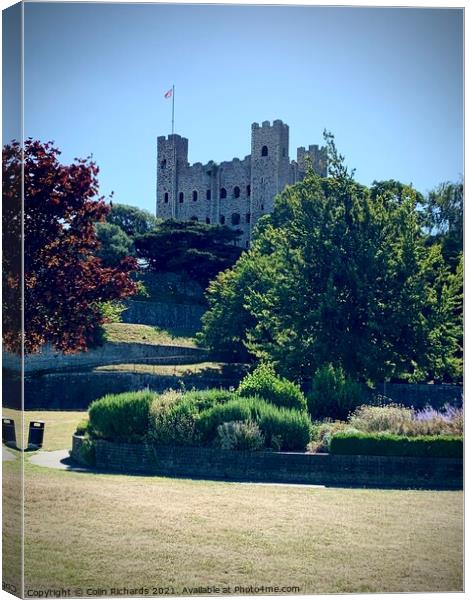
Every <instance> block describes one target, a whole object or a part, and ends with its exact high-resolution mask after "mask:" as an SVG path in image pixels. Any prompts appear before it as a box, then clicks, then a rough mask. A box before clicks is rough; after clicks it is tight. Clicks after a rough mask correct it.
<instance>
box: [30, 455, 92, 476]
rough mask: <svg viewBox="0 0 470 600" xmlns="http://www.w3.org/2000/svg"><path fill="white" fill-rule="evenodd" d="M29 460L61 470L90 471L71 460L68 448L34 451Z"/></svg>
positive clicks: (41, 465) (40, 465)
mask: <svg viewBox="0 0 470 600" xmlns="http://www.w3.org/2000/svg"><path fill="white" fill-rule="evenodd" d="M29 462H31V463H32V464H33V465H38V466H39V467H49V468H50V469H61V470H62V471H91V470H92V469H87V468H86V467H82V466H81V465H78V464H77V463H76V462H73V461H72V460H71V458H70V456H69V451H68V450H54V451H53V452H44V451H41V452H36V454H32V455H31V456H30V457H29Z"/></svg>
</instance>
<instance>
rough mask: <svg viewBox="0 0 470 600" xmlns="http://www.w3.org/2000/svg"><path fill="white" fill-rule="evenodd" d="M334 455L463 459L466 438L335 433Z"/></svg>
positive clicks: (333, 441)
mask: <svg viewBox="0 0 470 600" xmlns="http://www.w3.org/2000/svg"><path fill="white" fill-rule="evenodd" d="M330 452H331V453H332V454H364V455H372V456H432V457H443V458H461V457H462V455H463V439H462V438H461V437H458V436H442V435H440V436H439V435H435V436H417V437H406V436H400V435H395V434H393V433H383V432H382V433H361V432H356V433H346V432H339V433H335V434H334V435H333V436H332V438H331V442H330Z"/></svg>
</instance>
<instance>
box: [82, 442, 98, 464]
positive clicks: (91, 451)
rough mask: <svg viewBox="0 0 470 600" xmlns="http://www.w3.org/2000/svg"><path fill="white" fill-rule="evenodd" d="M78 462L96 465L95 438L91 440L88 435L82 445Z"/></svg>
mask: <svg viewBox="0 0 470 600" xmlns="http://www.w3.org/2000/svg"><path fill="white" fill-rule="evenodd" d="M78 462H80V463H82V464H84V465H87V466H88V467H94V466H95V462H96V458H95V445H94V443H93V440H91V439H90V438H89V437H86V438H85V439H84V440H83V442H82V445H81V446H80V450H79V452H78Z"/></svg>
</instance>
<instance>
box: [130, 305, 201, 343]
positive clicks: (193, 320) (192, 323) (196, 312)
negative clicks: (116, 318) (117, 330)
mask: <svg viewBox="0 0 470 600" xmlns="http://www.w3.org/2000/svg"><path fill="white" fill-rule="evenodd" d="M125 304H126V310H125V311H124V312H123V313H122V320H123V322H124V323H139V324H141V325H151V326H152V327H161V328H163V329H174V330H181V331H184V332H185V333H186V334H187V335H194V334H195V333H197V332H198V331H199V330H200V328H201V317H202V315H203V314H204V312H205V311H206V310H207V308H206V307H204V306H201V305H200V304H176V303H167V302H145V301H138V300H129V301H127V302H126V303H125Z"/></svg>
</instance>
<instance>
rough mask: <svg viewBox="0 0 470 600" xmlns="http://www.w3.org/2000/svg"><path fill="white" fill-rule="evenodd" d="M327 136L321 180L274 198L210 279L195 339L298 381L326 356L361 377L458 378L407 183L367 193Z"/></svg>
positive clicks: (440, 268) (430, 251)
mask: <svg viewBox="0 0 470 600" xmlns="http://www.w3.org/2000/svg"><path fill="white" fill-rule="evenodd" d="M325 137H326V141H327V147H328V153H329V174H330V177H329V178H327V179H320V178H318V177H317V176H315V175H314V174H313V173H310V174H309V175H308V176H307V178H306V179H305V180H304V181H302V182H300V183H298V184H296V185H295V186H291V187H289V188H287V189H286V190H285V191H284V192H282V193H281V194H280V195H279V196H278V197H277V198H276V200H275V205H274V211H273V213H272V214H271V215H267V216H265V217H263V218H262V219H260V221H259V223H258V226H257V228H256V232H255V236H254V240H253V243H252V247H251V248H250V250H249V251H248V252H247V253H246V254H244V255H243V256H242V257H241V258H240V259H239V261H238V262H237V263H236V264H235V266H234V267H233V269H231V270H230V271H226V272H224V273H222V274H220V275H219V276H218V277H217V278H216V280H215V281H214V282H212V283H211V284H210V286H209V290H208V300H209V306H210V309H209V311H208V312H207V313H206V314H205V315H204V317H203V329H202V332H201V335H200V341H201V342H202V343H203V344H205V345H207V346H208V347H209V348H213V349H216V350H219V349H220V348H221V347H222V346H224V347H225V350H226V351H227V349H230V350H231V351H232V353H236V352H237V351H240V350H241V346H242V347H244V348H245V349H246V350H248V351H249V352H250V353H251V354H252V355H253V356H254V357H256V358H257V359H260V360H265V361H268V362H271V363H273V364H274V365H275V366H276V368H277V370H278V371H279V372H280V373H281V374H283V375H287V376H288V377H291V378H294V379H298V380H307V379H309V378H311V377H312V375H313V373H314V372H315V371H316V370H317V369H318V368H320V367H322V366H323V365H327V364H332V365H335V366H336V367H338V368H342V369H343V370H344V372H345V374H346V375H347V376H351V377H353V378H355V379H358V380H362V381H368V382H370V381H372V382H377V381H380V380H390V379H394V378H398V379H406V380H422V379H429V378H433V377H437V378H440V377H443V376H445V375H446V374H447V373H452V375H453V376H456V372H455V371H456V365H455V362H454V359H453V357H454V354H455V352H456V349H457V337H456V331H455V327H454V319H453V315H452V307H453V305H454V300H453V297H452V291H451V289H450V286H449V275H448V272H447V270H446V267H445V264H444V261H443V258H442V254H441V252H440V249H439V248H438V247H432V248H428V247H426V245H425V236H424V234H423V232H422V228H421V226H420V219H419V215H418V212H417V196H416V192H415V191H414V190H413V189H412V188H410V187H409V186H403V188H402V189H401V192H400V194H399V197H398V195H397V194H391V193H385V194H381V193H378V194H376V195H375V197H374V198H372V197H371V194H370V191H369V190H368V189H367V188H365V187H364V186H361V185H359V184H358V183H357V182H355V181H354V178H353V173H349V172H348V170H347V168H346V167H345V165H344V160H343V157H341V156H340V155H339V154H338V152H337V151H336V147H335V145H334V141H333V138H332V136H331V135H330V134H326V136H325Z"/></svg>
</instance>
